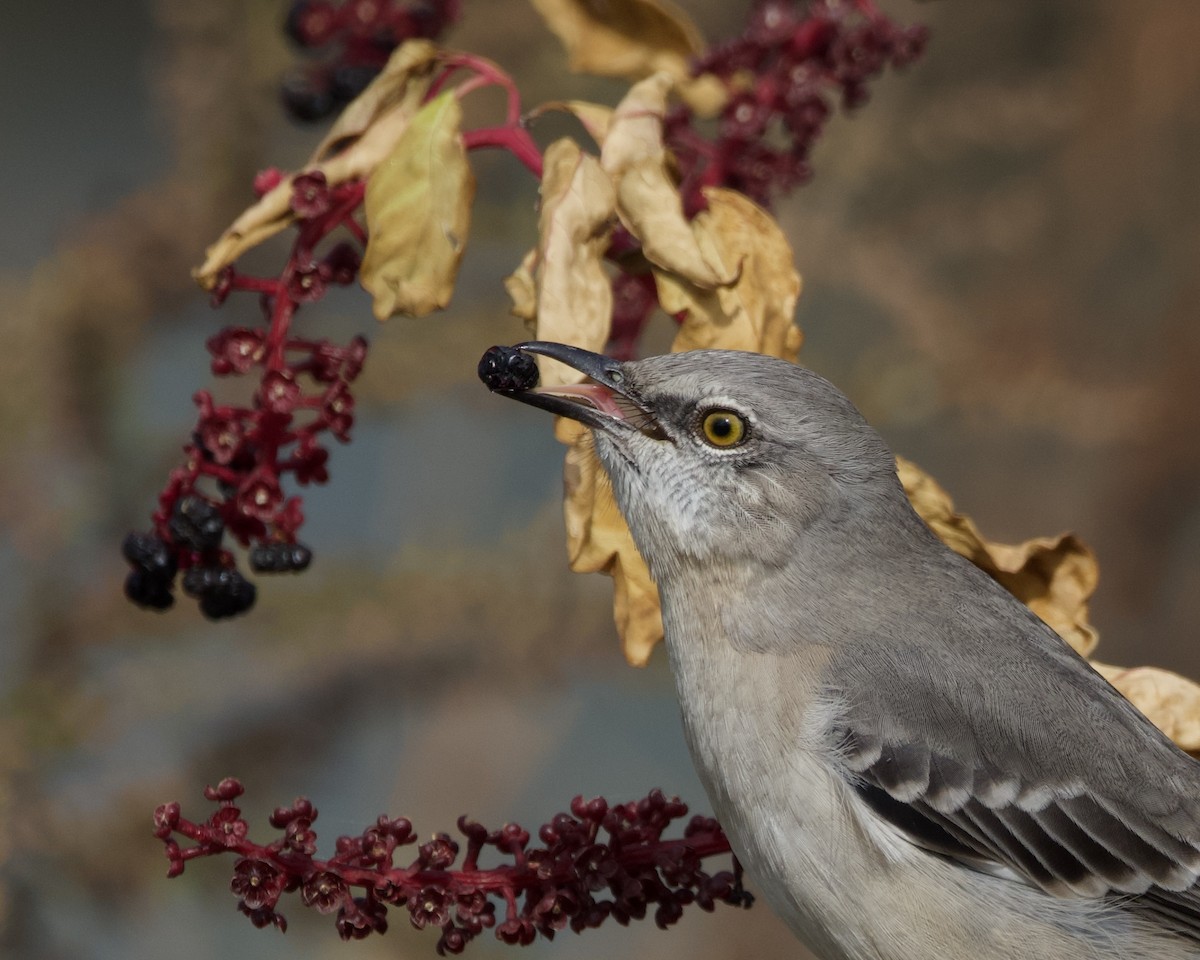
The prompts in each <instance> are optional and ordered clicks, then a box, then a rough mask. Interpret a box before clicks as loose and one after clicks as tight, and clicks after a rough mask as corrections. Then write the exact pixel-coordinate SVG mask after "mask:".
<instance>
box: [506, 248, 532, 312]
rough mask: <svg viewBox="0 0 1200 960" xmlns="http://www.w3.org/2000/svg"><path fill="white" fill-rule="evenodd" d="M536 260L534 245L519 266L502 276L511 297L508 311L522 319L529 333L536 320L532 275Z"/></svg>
mask: <svg viewBox="0 0 1200 960" xmlns="http://www.w3.org/2000/svg"><path fill="white" fill-rule="evenodd" d="M537 262H538V249H537V247H534V248H533V249H532V250H530V251H529V252H528V253H527V254H525V256H524V257H523V258H522V259H521V264H520V266H518V267H517V269H516V270H514V271H513V272H512V273H510V274H509V275H508V276H507V277H505V278H504V289H505V290H507V291H508V295H509V296H510V297H511V298H512V307H511V309H510V310H509V312H510V313H511V314H512V315H513V316H514V317H519V318H520V319H522V320H524V321H525V326H527V327H528V328H529V331H530V332H531V333H532V332H533V331H534V329H535V327H534V324H535V322H536V321H537V279H536V278H535V277H534V275H533V272H534V270H535V269H536V268H537Z"/></svg>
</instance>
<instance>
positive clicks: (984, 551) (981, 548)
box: [896, 457, 1099, 656]
mask: <svg viewBox="0 0 1200 960" xmlns="http://www.w3.org/2000/svg"><path fill="white" fill-rule="evenodd" d="M896 468H897V473H898V474H899V476H900V482H901V483H902V484H903V485H904V492H905V493H907V494H908V499H909V501H910V502H911V503H912V505H913V508H914V509H915V510H916V511H917V513H919V514H920V515H921V518H922V519H923V520H924V521H925V522H926V523H927V524H928V525H929V527H930V528H931V529H932V530H933V532H934V533H936V534H937V535H938V536H939V537H940V538H941V539H942V541H943V542H944V543H945V544H946V545H947V546H949V547H950V548H951V549H952V550H953V551H954V552H955V553H958V554H961V555H962V556H964V557H966V558H967V559H968V560H970V561H971V562H972V563H974V564H975V565H976V566H977V567H980V568H981V569H983V570H985V571H987V573H989V574H991V576H993V577H994V578H995V579H996V580H997V581H999V582H1000V583H1001V584H1002V585H1003V586H1004V587H1005V588H1006V589H1008V590H1009V591H1010V592H1011V593H1013V594H1014V595H1015V596H1016V597H1018V598H1019V599H1020V600H1022V601H1024V603H1025V604H1026V605H1028V607H1029V608H1030V609H1031V610H1032V611H1033V612H1034V613H1036V614H1037V615H1038V616H1039V617H1041V618H1042V619H1043V620H1044V621H1046V623H1047V624H1049V625H1050V627H1051V628H1053V629H1054V631H1055V632H1056V633H1057V634H1058V635H1059V636H1060V637H1062V638H1063V639H1064V640H1066V641H1067V643H1069V644H1070V645H1071V646H1072V647H1074V648H1075V650H1076V651H1077V652H1079V653H1080V654H1082V655H1084V656H1087V655H1088V654H1089V653H1091V652H1092V650H1093V649H1095V646H1096V643H1097V642H1098V639H1099V638H1098V636H1097V634H1096V630H1095V628H1093V627H1092V625H1091V624H1090V623H1088V608H1087V603H1088V599H1089V598H1090V597H1091V595H1092V593H1093V592H1094V591H1095V589H1096V582H1097V580H1098V578H1099V568H1098V566H1097V564H1096V558H1095V556H1094V555H1093V554H1092V551H1091V550H1089V549H1088V548H1087V546H1085V545H1084V544H1083V542H1082V541H1080V540H1079V538H1078V537H1076V536H1075V535H1074V534H1070V533H1066V534H1061V535H1059V536H1057V537H1037V538H1035V539H1033V540H1027V541H1026V542H1025V543H1022V544H1017V545H1015V546H1009V545H1007V544H1002V543H991V542H989V541H987V540H985V539H984V538H983V536H982V535H981V534H980V532H979V528H978V527H976V526H975V523H974V522H973V521H972V520H971V518H970V517H965V516H963V515H962V514H960V513H956V512H955V510H954V501H953V500H951V499H950V495H949V494H948V493H946V491H945V490H943V489H942V488H941V487H940V486H939V485H938V483H937V481H935V480H934V479H933V478H932V477H931V476H929V474H927V473H925V472H924V471H923V470H921V468H920V467H918V466H917V465H916V464H914V463H910V462H909V461H907V460H904V459H903V458H901V457H897V458H896Z"/></svg>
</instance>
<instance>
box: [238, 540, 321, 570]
mask: <svg viewBox="0 0 1200 960" xmlns="http://www.w3.org/2000/svg"><path fill="white" fill-rule="evenodd" d="M311 562H312V550H310V549H309V548H308V547H306V546H305V545H304V544H302V543H282V542H274V543H260V544H257V545H256V546H255V547H254V549H253V550H251V551H250V569H251V570H253V571H254V572H255V573H298V572H299V571H301V570H304V569H307V567H308V565H309V563H311Z"/></svg>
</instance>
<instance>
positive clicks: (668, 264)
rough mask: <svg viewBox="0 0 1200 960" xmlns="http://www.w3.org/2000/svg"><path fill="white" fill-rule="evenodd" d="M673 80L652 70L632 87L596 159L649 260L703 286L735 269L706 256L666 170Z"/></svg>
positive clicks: (717, 281)
mask: <svg viewBox="0 0 1200 960" xmlns="http://www.w3.org/2000/svg"><path fill="white" fill-rule="evenodd" d="M671 86H672V80H671V77H670V76H669V75H668V74H665V73H656V74H654V75H653V76H651V77H648V78H646V79H645V80H643V81H641V82H640V83H636V84H634V85H633V86H632V87H630V89H629V92H628V93H626V95H625V96H624V97H623V98H622V100H621V102H620V103H619V104H618V105H617V107H616V109H615V110H614V111H613V116H612V123H611V124H610V125H609V129H608V135H607V136H606V137H605V139H604V144H603V146H602V147H601V150H600V163H601V165H602V166H603V167H604V169H605V171H606V172H607V173H608V175H609V176H611V177H612V178H613V181H614V182H615V183H616V185H617V213H618V215H619V216H620V218H621V222H622V223H623V224H624V225H625V227H626V229H627V230H629V232H630V233H632V234H633V235H634V236H635V237H637V239H638V240H639V241H641V244H642V254H643V255H644V256H645V258H646V259H647V260H649V261H650V262H651V263H653V264H656V265H657V266H660V267H662V268H664V269H666V270H670V271H671V272H672V273H677V274H679V275H680V276H682V277H686V278H687V279H688V280H689V281H690V282H691V283H693V284H696V285H697V286H701V287H709V288H711V287H716V286H719V285H721V284H727V283H731V282H732V281H733V280H734V279H735V278H736V276H737V272H736V265H735V268H734V270H732V271H729V270H721V269H720V268H718V267H717V265H716V264H714V263H713V262H711V261H709V260H707V259H706V258H705V256H704V253H703V251H702V250H701V249H700V247H699V246H698V244H697V242H696V236H695V233H694V231H693V229H692V226H691V225H690V224H689V223H688V221H687V219H686V218H685V217H684V215H683V201H682V200H681V199H680V196H679V191H678V189H677V188H676V185H675V181H674V180H673V179H672V177H671V174H670V172H669V171H668V169H667V163H668V157H667V151H666V148H665V147H664V146H663V128H662V120H663V115H664V113H665V112H666V105H667V95H668V93H669V92H670V90H671Z"/></svg>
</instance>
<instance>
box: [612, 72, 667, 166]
mask: <svg viewBox="0 0 1200 960" xmlns="http://www.w3.org/2000/svg"><path fill="white" fill-rule="evenodd" d="M674 83H675V81H674V80H672V79H671V75H670V74H669V73H656V74H654V75H653V76H650V77H647V78H646V79H645V80H642V81H640V82H639V83H635V84H634V85H633V86H632V87H630V88H629V89H628V90H627V91H626V92H625V96H624V97H622V98H621V102H620V103H618V104H617V106H616V108H615V109H614V110H613V112H612V117H611V119H610V122H609V125H608V132H607V135H606V136H605V138H604V143H603V144H602V145H601V148H602V149H601V151H600V164H601V166H603V167H604V169H605V170H606V171H607V172H608V175H609V176H610V177H612V178H613V180H618V179H620V177H621V174H622V173H624V172H625V170H626V169H627V168H629V167H630V166H632V165H633V164H635V163H640V162H641V161H643V160H647V159H653V160H659V161H662V162H664V163H665V162H666V157H667V148H666V147H664V146H663V117H664V116H666V113H667V94H669V93H670V92H671V88H672V86H674Z"/></svg>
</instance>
